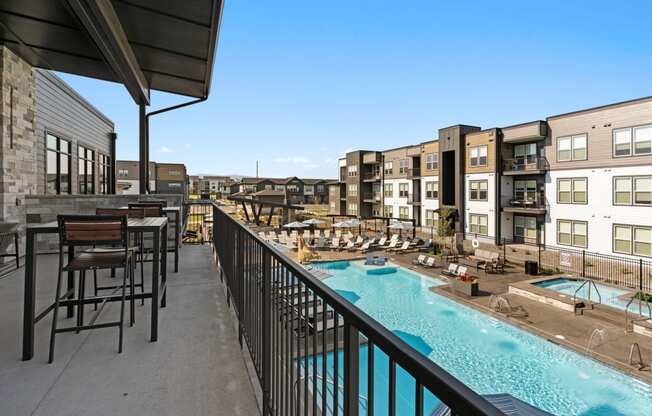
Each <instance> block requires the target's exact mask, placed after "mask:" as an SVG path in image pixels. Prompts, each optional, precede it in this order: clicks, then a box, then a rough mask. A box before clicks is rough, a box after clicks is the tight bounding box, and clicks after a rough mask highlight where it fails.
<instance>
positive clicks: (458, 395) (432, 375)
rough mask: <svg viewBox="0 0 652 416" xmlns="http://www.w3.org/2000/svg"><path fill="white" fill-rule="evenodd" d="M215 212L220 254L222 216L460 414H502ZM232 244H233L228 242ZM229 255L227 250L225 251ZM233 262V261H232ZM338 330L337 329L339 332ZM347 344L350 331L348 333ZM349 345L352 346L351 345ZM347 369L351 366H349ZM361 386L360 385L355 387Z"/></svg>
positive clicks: (218, 210)
mask: <svg viewBox="0 0 652 416" xmlns="http://www.w3.org/2000/svg"><path fill="white" fill-rule="evenodd" d="M213 213H214V215H215V221H214V223H215V227H216V229H215V231H214V232H213V236H214V238H215V239H216V243H215V244H214V247H215V250H216V252H217V255H218V257H219V255H220V253H219V247H218V246H219V245H220V244H218V242H217V236H218V235H220V230H219V229H218V228H217V227H218V224H219V221H218V216H221V217H222V219H224V220H225V221H226V223H227V224H228V223H230V224H231V225H234V226H235V227H237V228H236V229H237V230H238V232H241V233H244V235H245V236H246V238H248V239H250V240H253V241H255V242H256V244H257V245H259V246H260V247H262V248H264V252H266V253H267V254H265V255H270V256H273V258H274V260H275V262H276V263H280V264H281V265H282V266H283V267H285V268H286V269H287V271H289V272H290V273H291V274H292V275H293V276H294V278H295V279H297V280H298V281H300V282H301V283H302V284H304V285H305V286H306V287H307V288H308V289H310V290H312V291H313V292H315V294H317V295H318V296H319V297H321V298H322V299H323V301H324V302H326V303H327V304H328V305H329V306H330V307H331V308H332V309H334V310H335V312H336V313H337V314H339V315H341V316H342V318H343V319H344V323H345V324H346V325H345V328H344V332H345V333H346V332H347V329H348V330H357V331H359V332H361V333H362V334H363V335H364V336H365V337H366V338H367V339H368V340H369V341H370V342H372V343H373V344H374V345H375V346H377V347H378V348H380V349H381V350H382V351H383V352H384V353H385V354H387V355H388V356H389V357H390V359H391V360H392V361H393V362H394V363H395V364H396V365H399V366H401V367H402V368H403V369H404V370H405V371H406V372H408V373H409V374H410V375H412V377H414V378H415V380H416V382H417V383H418V384H420V385H421V386H423V387H424V388H426V389H428V390H429V391H430V392H431V393H432V394H434V395H435V396H436V397H437V398H438V399H439V400H441V401H442V402H444V403H446V404H447V405H448V406H449V407H450V408H451V409H453V410H454V411H455V412H456V413H458V414H464V415H495V416H501V415H502V413H501V412H500V411H499V410H498V409H497V408H496V407H495V406H493V405H492V404H491V403H489V402H488V401H487V400H486V399H485V398H483V397H482V396H480V395H479V394H478V393H476V392H474V391H473V390H471V388H469V387H468V386H466V385H465V384H464V383H462V382H461V381H459V380H458V379H457V378H455V377H454V376H453V375H451V374H450V373H448V372H447V371H446V370H444V369H443V368H442V367H440V366H439V365H437V364H436V363H435V362H433V361H431V360H429V359H428V358H426V357H425V356H424V355H422V354H421V353H420V352H418V351H417V350H415V349H414V348H413V347H411V346H410V345H408V344H407V343H405V342H404V341H403V340H401V339H400V338H399V337H398V336H396V335H395V334H393V333H392V332H391V331H390V330H388V329H387V328H385V327H384V326H382V325H381V324H380V323H379V322H377V321H376V320H374V319H373V318H371V317H370V316H369V315H367V314H366V313H365V312H363V311H361V310H360V309H358V308H357V307H355V306H354V305H353V304H351V303H350V302H348V301H347V300H346V299H344V298H343V297H342V296H341V295H339V294H338V293H337V292H335V291H334V290H333V289H331V288H330V287H328V286H327V285H325V284H324V283H323V282H321V281H319V280H318V279H317V278H315V277H314V276H312V275H311V274H310V273H309V272H308V271H307V270H305V269H304V268H303V267H301V266H300V265H298V264H297V263H295V262H294V261H293V260H291V259H290V258H289V257H288V256H287V255H286V254H284V253H282V252H281V251H279V250H278V249H277V248H275V247H273V246H271V245H270V244H268V243H267V242H266V241H264V240H263V239H261V238H260V237H259V236H258V235H256V233H255V232H254V231H253V230H251V229H249V228H247V227H245V226H243V225H242V224H241V223H240V222H238V221H237V220H236V219H235V218H233V217H231V216H230V215H228V214H227V213H226V212H224V211H223V210H222V209H221V207H219V206H217V205H214V209H213ZM227 243H228V244H231V243H230V242H228V241H227ZM225 254H226V253H225ZM229 261H230V260H229ZM336 333H337V331H336ZM344 338H345V339H344V341H345V347H346V340H347V337H346V334H345V336H344ZM349 348H351V347H350V346H349ZM345 371H347V369H346V368H345ZM354 388H355V389H357V386H356V387H354Z"/></svg>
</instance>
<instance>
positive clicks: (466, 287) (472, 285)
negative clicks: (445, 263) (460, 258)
mask: <svg viewBox="0 0 652 416" xmlns="http://www.w3.org/2000/svg"><path fill="white" fill-rule="evenodd" d="M453 289H454V290H455V291H456V292H461V293H463V294H465V295H467V296H478V279H476V278H475V277H473V276H469V275H466V274H465V275H461V276H458V277H457V279H454V280H453Z"/></svg>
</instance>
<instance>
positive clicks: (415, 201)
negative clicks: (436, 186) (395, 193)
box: [407, 192, 421, 205]
mask: <svg viewBox="0 0 652 416" xmlns="http://www.w3.org/2000/svg"><path fill="white" fill-rule="evenodd" d="M407 203H408V205H421V193H419V192H417V193H414V194H408V198H407Z"/></svg>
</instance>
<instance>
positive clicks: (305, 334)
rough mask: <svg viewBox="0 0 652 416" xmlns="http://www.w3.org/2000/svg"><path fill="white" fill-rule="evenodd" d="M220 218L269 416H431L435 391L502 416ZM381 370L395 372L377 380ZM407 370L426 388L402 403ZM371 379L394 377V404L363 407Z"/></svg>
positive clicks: (230, 277) (245, 341) (242, 325)
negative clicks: (364, 385) (334, 414)
mask: <svg viewBox="0 0 652 416" xmlns="http://www.w3.org/2000/svg"><path fill="white" fill-rule="evenodd" d="M213 213H214V224H215V233H214V234H213V237H214V240H213V245H214V251H215V257H216V261H217V266H218V270H219V275H220V278H221V280H222V282H224V284H225V285H226V289H227V291H226V292H227V303H228V304H229V305H230V306H231V305H232V306H233V308H234V309H235V314H236V319H237V324H238V338H239V341H240V344H241V345H243V346H246V347H247V348H248V350H249V352H250V354H251V358H252V361H253V366H254V368H255V372H256V375H257V378H258V382H259V383H260V387H261V391H262V407H263V409H262V414H264V415H270V414H274V415H284V416H285V415H297V416H298V415H327V414H330V413H329V412H331V411H333V410H335V409H338V410H340V409H341V410H342V411H341V412H339V413H341V414H343V415H350V416H357V415H358V414H359V413H360V412H361V408H362V409H363V410H362V413H364V412H365V411H366V414H372V413H374V410H375V413H378V414H395V413H396V412H397V411H398V412H400V413H401V414H403V413H406V412H405V410H407V409H406V406H408V407H412V409H413V410H411V411H410V414H419V415H422V414H425V412H426V409H425V408H424V407H425V403H426V402H427V401H428V400H427V399H429V398H432V396H431V395H434V396H436V397H437V398H439V399H440V400H441V401H443V402H444V403H445V404H446V405H447V406H448V407H449V408H450V409H451V411H452V413H453V414H458V415H492V416H493V415H495V416H499V415H502V413H501V412H499V411H498V409H496V408H495V407H494V406H493V405H491V404H490V403H489V402H487V401H486V400H485V399H484V398H483V397H481V396H480V395H478V394H477V393H475V392H474V391H473V390H471V389H470V388H469V387H467V386H466V385H464V384H462V383H461V382H460V381H459V380H457V379H456V378H455V377H453V376H452V375H451V374H449V373H448V372H446V371H445V370H444V369H442V368H441V367H439V366H438V365H437V364H435V363H434V362H433V361H431V360H429V359H428V358H427V357H425V356H424V355H422V354H421V353H419V352H418V351H417V350H415V349H414V348H412V347H410V346H409V345H408V344H406V343H405V342H404V341H402V340H401V339H400V338H398V337H397V336H396V335H395V334H394V333H392V332H391V331H390V330H388V329H387V328H385V327H384V326H382V325H381V324H380V323H378V322H377V321H375V320H374V319H372V318H371V317H370V316H369V315H367V314H366V313H364V312H362V311H361V310H359V309H358V308H356V307H355V306H354V305H353V304H351V303H349V302H348V301H347V300H345V299H344V298H343V297H342V296H340V295H339V294H338V293H337V292H335V291H334V290H333V289H331V288H330V287H328V286H326V285H325V284H324V283H323V282H322V281H320V280H319V279H318V278H317V277H315V276H313V275H312V274H311V273H310V272H309V271H308V270H306V269H304V268H303V267H302V266H300V265H299V264H297V263H295V262H294V261H292V260H291V259H290V258H289V257H287V256H286V255H285V254H284V253H282V252H280V251H279V250H277V249H276V248H274V247H272V246H271V245H270V244H268V243H267V242H266V241H264V240H262V239H261V238H260V237H258V236H257V235H256V234H255V233H254V232H253V231H252V230H250V229H249V228H246V227H245V226H243V225H242V224H240V223H239V222H238V221H237V220H235V219H234V218H232V217H231V216H229V215H228V214H227V213H225V212H224V211H222V210H221V209H220V208H219V207H215V209H214V211H213ZM362 340H366V343H365V344H361V341H362ZM333 346H335V347H333ZM340 346H341V347H340ZM336 349H337V350H336ZM338 350H339V351H338ZM361 350H362V351H361ZM378 350H381V351H382V352H383V353H384V354H386V355H387V357H388V359H389V365H388V366H387V367H383V366H376V365H368V366H367V365H361V358H362V354H368V356H367V358H366V361H367V362H369V363H373V362H374V360H373V356H374V351H378ZM339 360H342V362H341V363H340V361H339ZM378 361H382V360H381V357H378ZM331 364H332V366H331ZM380 368H386V370H383V371H386V372H387V374H376V372H378V371H381V370H380ZM397 368H400V369H402V370H404V371H405V372H407V373H408V374H409V375H410V376H411V377H410V379H413V380H414V381H415V387H416V388H415V389H413V391H414V396H412V398H410V399H405V397H404V398H403V399H401V400H404V401H401V402H400V403H399V402H398V399H399V398H398V397H397V390H398V389H397V383H398V382H399V378H398V377H397V375H398V374H399V372H398V371H397ZM361 378H366V380H368V383H369V390H370V391H374V388H373V382H374V380H378V379H380V378H387V379H388V380H389V386H390V388H389V389H388V391H387V393H386V394H387V400H384V401H375V400H369V401H368V403H367V402H364V403H363V401H362V400H361V394H360V393H361V392H360V390H359V388H360V381H361ZM329 379H330V381H329ZM329 383H332V384H329ZM380 403H383V404H384V406H383V407H385V408H383V409H381V408H379V407H380ZM365 406H368V408H367V409H364V407H365ZM390 406H391V407H392V408H390ZM374 407H376V409H374ZM431 410H432V409H427V412H428V414H429V413H430V411H431Z"/></svg>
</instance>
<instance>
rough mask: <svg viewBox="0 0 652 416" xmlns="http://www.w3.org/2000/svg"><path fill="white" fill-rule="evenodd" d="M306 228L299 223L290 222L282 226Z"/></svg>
mask: <svg viewBox="0 0 652 416" xmlns="http://www.w3.org/2000/svg"><path fill="white" fill-rule="evenodd" d="M306 227H307V225H306V224H304V223H302V222H299V221H294V222H290V223H288V224H285V225H284V226H283V228H306Z"/></svg>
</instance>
